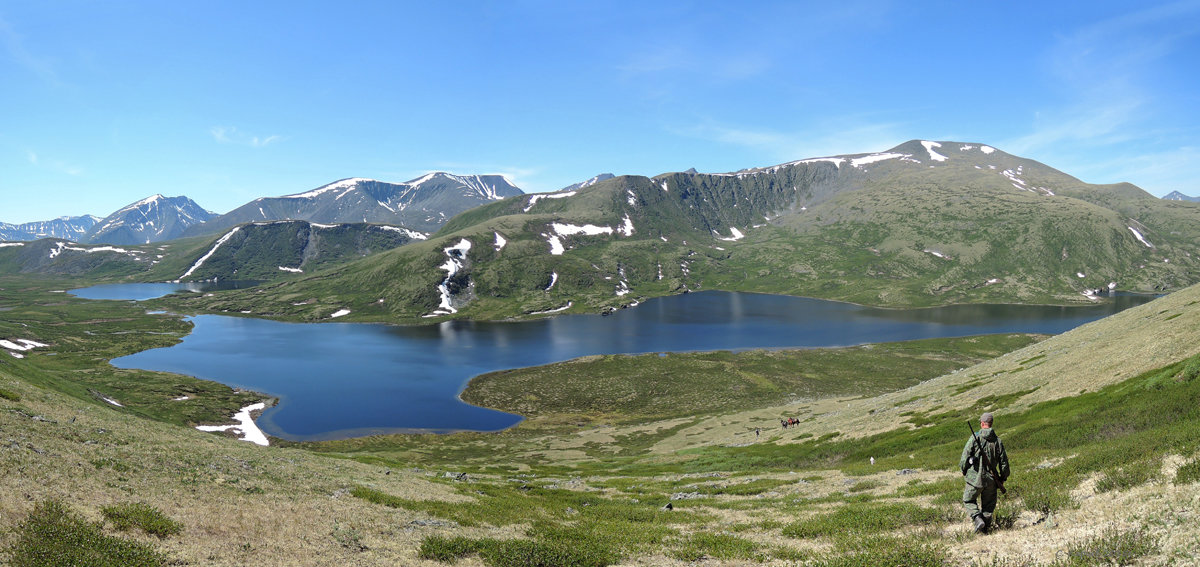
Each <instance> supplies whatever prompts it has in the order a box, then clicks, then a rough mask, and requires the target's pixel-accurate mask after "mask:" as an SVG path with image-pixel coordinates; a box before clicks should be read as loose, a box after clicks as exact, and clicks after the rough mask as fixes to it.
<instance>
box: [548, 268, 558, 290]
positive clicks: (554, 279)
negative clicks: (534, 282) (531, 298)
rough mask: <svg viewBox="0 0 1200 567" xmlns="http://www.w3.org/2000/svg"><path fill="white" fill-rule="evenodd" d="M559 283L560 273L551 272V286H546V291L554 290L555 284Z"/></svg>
mask: <svg viewBox="0 0 1200 567" xmlns="http://www.w3.org/2000/svg"><path fill="white" fill-rule="evenodd" d="M556 283H558V272H550V285H548V286H546V289H545V291H550V290H551V289H554V284H556Z"/></svg>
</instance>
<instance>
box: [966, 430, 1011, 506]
mask: <svg viewBox="0 0 1200 567" xmlns="http://www.w3.org/2000/svg"><path fill="white" fill-rule="evenodd" d="M967 428H968V429H970V430H971V438H972V439H974V440H975V448H976V449H979V469H980V470H981V471H984V472H987V473H988V474H990V475H992V478H993V479H994V480H995V481H996V488H997V489H998V490H1000V494H1008V489H1006V488H1004V481H1002V480H1000V473H998V472H996V466H995V464H993V463H989V462H988V458H987V451H985V450H984V448H983V441H982V440H981V439H979V436H978V435H976V434H975V426H974V425H971V420H969V419H968V420H967Z"/></svg>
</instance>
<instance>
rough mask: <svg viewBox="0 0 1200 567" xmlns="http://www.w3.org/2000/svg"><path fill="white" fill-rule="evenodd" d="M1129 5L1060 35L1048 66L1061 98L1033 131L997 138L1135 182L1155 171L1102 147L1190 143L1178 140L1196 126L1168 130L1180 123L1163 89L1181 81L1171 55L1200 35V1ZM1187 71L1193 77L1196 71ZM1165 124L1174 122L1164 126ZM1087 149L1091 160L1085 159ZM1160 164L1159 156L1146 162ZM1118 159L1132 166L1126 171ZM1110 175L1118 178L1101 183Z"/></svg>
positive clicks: (1043, 110) (1147, 150)
mask: <svg viewBox="0 0 1200 567" xmlns="http://www.w3.org/2000/svg"><path fill="white" fill-rule="evenodd" d="M1130 6H1131V7H1134V8H1133V10H1134V11H1131V12H1128V13H1126V14H1122V15H1121V16H1119V17H1114V18H1111V19H1108V20H1103V21H1099V22H1096V23H1094V24H1092V25H1089V26H1085V27H1083V28H1080V29H1078V30H1076V31H1075V32H1073V33H1070V34H1067V35H1064V36H1062V37H1060V38H1059V39H1058V41H1057V42H1056V43H1055V44H1054V45H1053V46H1052V48H1051V49H1050V50H1049V51H1048V52H1047V53H1046V55H1045V59H1044V66H1043V71H1044V76H1045V78H1046V79H1048V80H1049V82H1050V84H1051V85H1052V87H1053V91H1052V92H1054V93H1057V97H1054V99H1055V100H1053V101H1052V102H1047V103H1044V104H1043V105H1041V107H1039V108H1037V109H1036V111H1035V113H1034V114H1033V115H1032V116H1031V117H1030V118H1031V123H1030V125H1029V128H1028V130H1027V131H1026V132H1024V133H1022V134H1018V135H1016V136H1014V137H1012V138H1011V139H1009V140H998V141H997V144H1001V145H1002V146H1003V147H1004V148H1005V150H1007V151H1010V152H1013V153H1018V154H1038V155H1040V156H1045V157H1046V158H1051V159H1057V160H1059V162H1060V163H1070V162H1072V161H1078V162H1080V163H1081V164H1088V163H1090V164H1091V165H1086V166H1085V168H1086V169H1088V170H1091V171H1101V170H1107V171H1109V172H1111V174H1112V175H1119V176H1120V177H1121V178H1122V179H1121V180H1130V181H1132V180H1134V179H1135V177H1134V176H1135V175H1136V174H1138V173H1146V172H1147V171H1148V170H1146V169H1140V170H1138V169H1136V168H1133V163H1134V162H1135V161H1137V160H1128V161H1127V160H1123V159H1115V160H1097V159H1096V155H1098V152H1100V151H1109V150H1114V149H1118V148H1119V150H1120V151H1119V152H1116V151H1109V152H1108V153H1112V154H1117V153H1119V154H1122V155H1128V154H1129V153H1130V152H1131V151H1133V152H1137V153H1138V154H1140V155H1146V156H1150V155H1159V156H1169V155H1174V154H1176V152H1178V147H1179V146H1181V145H1183V144H1180V143H1178V141H1179V140H1176V141H1175V143H1172V138H1179V139H1181V140H1191V139H1192V137H1193V136H1194V132H1192V133H1188V132H1182V131H1179V132H1175V133H1172V132H1169V131H1167V130H1168V129H1170V128H1173V127H1174V126H1173V125H1174V124H1176V123H1177V122H1176V121H1175V120H1173V119H1172V118H1171V117H1170V116H1169V113H1170V112H1171V110H1170V109H1169V108H1167V106H1168V105H1166V104H1164V95H1166V94H1167V92H1168V91H1169V90H1171V89H1172V88H1173V87H1175V85H1169V84H1165V83H1164V82H1163V81H1164V78H1165V77H1170V75H1171V74H1173V73H1178V67H1176V66H1174V65H1172V63H1171V61H1172V59H1173V58H1175V57H1177V56H1179V55H1180V53H1181V52H1183V53H1185V54H1186V51H1185V50H1186V49H1189V45H1190V44H1191V42H1194V39H1195V36H1196V35H1198V34H1200V2H1197V1H1195V0H1189V1H1184V2H1175V3H1172V4H1165V5H1159V6H1152V7H1149V8H1144V9H1139V8H1137V7H1136V6H1137V5H1136V4H1131V5H1130ZM1185 73H1187V74H1189V76H1190V74H1191V73H1192V71H1191V70H1190V69H1188V70H1186V71H1185ZM1184 78H1185V79H1186V77H1184ZM1167 80H1168V82H1169V81H1170V79H1169V78H1168V79H1167ZM1189 82H1190V81H1189ZM1163 124H1169V125H1172V126H1167V127H1166V128H1164V126H1162V125H1163ZM1085 152H1086V153H1087V154H1089V155H1088V156H1087V157H1090V160H1089V159H1085V158H1084V157H1083V154H1084V153H1085ZM1073 156H1079V157H1078V158H1076V159H1073ZM1097 161H1100V162H1104V163H1102V164H1097V163H1096V162H1097ZM1160 162H1161V160H1160V159H1157V158H1151V159H1148V160H1146V163H1160ZM1118 163H1126V164H1128V165H1129V166H1130V167H1131V169H1129V170H1127V171H1125V172H1123V173H1119V172H1118V171H1117V169H1116V164H1118ZM1108 180H1111V178H1110V179H1105V180H1097V182H1107V181H1108ZM1142 182H1143V183H1144V182H1145V181H1142Z"/></svg>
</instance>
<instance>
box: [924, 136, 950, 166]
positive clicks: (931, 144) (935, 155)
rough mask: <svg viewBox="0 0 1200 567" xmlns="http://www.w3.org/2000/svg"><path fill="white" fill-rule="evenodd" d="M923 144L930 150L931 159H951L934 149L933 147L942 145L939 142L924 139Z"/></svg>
mask: <svg viewBox="0 0 1200 567" xmlns="http://www.w3.org/2000/svg"><path fill="white" fill-rule="evenodd" d="M921 145H922V146H925V151H927V152H929V159H931V160H933V161H946V160H947V159H949V158H947V157H946V156H944V155H942V154H939V153H937V152H935V151H933V148H940V147H942V145H941V144H939V143H937V142H929V141H926V140H922V141H921Z"/></svg>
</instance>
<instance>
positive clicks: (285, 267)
mask: <svg viewBox="0 0 1200 567" xmlns="http://www.w3.org/2000/svg"><path fill="white" fill-rule="evenodd" d="M279 270H280V271H283V272H291V273H293V274H303V273H304V270H301V269H300V268H289V267H287V266H279Z"/></svg>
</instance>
